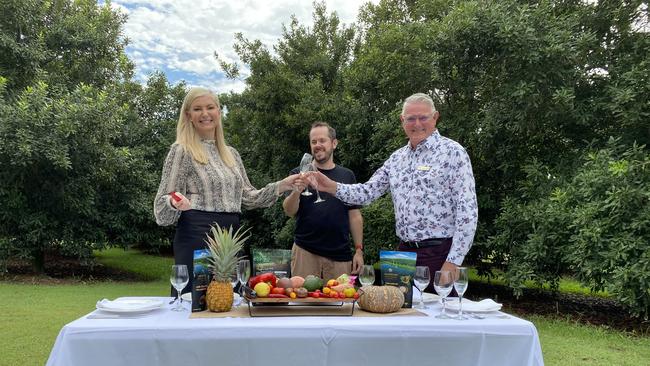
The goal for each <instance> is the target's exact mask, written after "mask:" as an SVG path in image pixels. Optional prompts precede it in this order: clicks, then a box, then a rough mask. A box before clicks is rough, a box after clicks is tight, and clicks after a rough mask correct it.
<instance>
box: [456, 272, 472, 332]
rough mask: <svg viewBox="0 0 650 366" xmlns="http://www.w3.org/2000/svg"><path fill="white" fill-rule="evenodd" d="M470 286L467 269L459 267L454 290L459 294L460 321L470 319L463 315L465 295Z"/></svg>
mask: <svg viewBox="0 0 650 366" xmlns="http://www.w3.org/2000/svg"><path fill="white" fill-rule="evenodd" d="M468 284H469V279H468V275H467V268H465V267H458V268H457V269H456V278H455V279H454V289H455V290H456V293H457V294H458V316H457V317H456V319H458V320H466V319H469V318H468V317H467V316H466V315H463V294H464V293H465V291H467V285H468Z"/></svg>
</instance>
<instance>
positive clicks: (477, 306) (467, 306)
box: [447, 297, 502, 313]
mask: <svg viewBox="0 0 650 366" xmlns="http://www.w3.org/2000/svg"><path fill="white" fill-rule="evenodd" d="M501 306H502V304H499V303H497V302H495V301H494V300H492V299H485V300H481V301H472V300H468V299H463V311H467V312H469V313H491V312H493V311H499V310H501ZM447 309H449V310H453V311H458V309H459V303H458V298H457V297H449V298H447Z"/></svg>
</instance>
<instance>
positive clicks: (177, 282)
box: [169, 264, 190, 311]
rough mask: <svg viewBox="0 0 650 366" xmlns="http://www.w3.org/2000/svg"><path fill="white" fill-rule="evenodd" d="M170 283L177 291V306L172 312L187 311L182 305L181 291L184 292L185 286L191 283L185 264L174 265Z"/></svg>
mask: <svg viewBox="0 0 650 366" xmlns="http://www.w3.org/2000/svg"><path fill="white" fill-rule="evenodd" d="M169 281H170V282H171V283H172V286H174V288H175V289H176V306H174V307H173V308H172V309H171V310H173V311H185V308H184V307H183V305H181V291H183V289H184V288H185V286H187V283H188V282H189V281H190V276H189V275H188V273H187V266H186V265H185V264H174V265H173V266H172V272H171V275H170V276H169Z"/></svg>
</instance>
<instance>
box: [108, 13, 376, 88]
mask: <svg viewBox="0 0 650 366" xmlns="http://www.w3.org/2000/svg"><path fill="white" fill-rule="evenodd" d="M366 2H368V0H326V1H325V3H326V6H327V10H328V12H334V11H335V12H336V13H337V14H338V16H339V18H340V19H341V21H342V22H343V23H346V24H350V23H352V22H354V21H355V20H356V17H357V14H358V10H359V8H360V7H361V6H362V4H364V3H366ZM370 2H373V3H377V2H378V0H370ZM111 4H112V6H113V7H114V8H116V9H119V10H120V11H121V12H123V13H125V14H127V16H128V20H127V23H126V24H125V26H124V36H125V37H127V38H128V39H129V46H128V47H127V54H128V55H129V58H130V59H131V60H133V61H134V62H135V64H136V78H137V80H139V81H142V82H144V81H145V80H146V78H147V75H148V74H150V73H152V72H153V71H156V70H161V71H162V72H164V73H165V75H167V78H168V79H169V80H170V81H172V82H177V81H179V80H186V81H187V82H188V84H190V85H198V86H204V87H208V88H211V89H213V90H215V91H217V92H228V91H235V92H240V91H242V90H243V88H244V85H245V84H244V79H245V77H246V76H247V75H248V67H247V65H243V64H242V63H241V61H240V60H239V58H238V56H237V54H236V53H235V51H234V50H233V47H232V46H233V44H234V41H235V40H234V35H235V33H236V32H241V33H242V34H243V35H244V37H245V38H248V39H250V40H255V39H259V40H260V41H261V42H262V43H263V44H265V45H266V46H267V48H268V49H269V50H272V49H273V47H272V46H273V45H274V44H276V43H277V41H278V39H280V38H281V33H282V25H283V24H289V22H290V17H291V15H292V14H293V15H295V16H296V17H297V18H298V20H299V21H300V23H301V24H304V25H307V26H311V24H313V21H312V11H313V3H312V2H311V1H309V0H274V1H253V0H239V1H224V0H113V1H112V3H111ZM214 52H217V53H218V54H219V56H220V57H222V58H223V59H224V60H226V61H228V62H237V63H238V64H239V65H240V71H241V74H242V78H241V79H240V80H229V79H227V78H226V77H225V76H224V75H223V73H222V72H221V70H220V69H219V65H218V64H217V62H216V60H215V59H214V56H213V54H214Z"/></svg>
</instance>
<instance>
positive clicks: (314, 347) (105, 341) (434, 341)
mask: <svg viewBox="0 0 650 366" xmlns="http://www.w3.org/2000/svg"><path fill="white" fill-rule="evenodd" d="M166 300H169V298H166ZM165 304H167V302H165ZM429 307H430V309H429V310H427V311H426V312H427V313H428V314H429V315H435V314H437V313H439V311H440V308H439V306H437V305H431V304H429ZM189 315H190V313H189V312H184V313H179V312H172V311H170V310H168V308H165V309H161V310H156V311H154V312H151V313H149V314H148V315H147V316H145V317H141V318H133V319H88V318H87V316H84V317H82V318H80V319H77V320H75V321H73V322H71V323H69V324H67V325H66V326H64V327H63V329H61V332H60V333H59V335H58V337H57V339H56V343H55V344H54V347H53V349H52V352H51V354H50V358H49V360H48V362H47V366H77V365H79V366H81V365H84V366H85V365H92V366H103V365H107V366H108V365H111V366H112V365H121V366H129V365H133V366H143V365H170V366H172V365H173V366H177V365H192V366H202V365H206V366H207V365H210V366H213V365H264V366H269V365H283V366H290V365H301V366H303V365H309V366H317V365H336V366H342V365H354V366H359V365H373V366H374V365H390V366H399V365H403V366H416V365H417V366H419V365H432V364H439V365H454V366H458V365H485V366H493V365H513V366H515V365H516V366H522V365H543V360H542V352H541V347H540V344H539V338H538V335H537V330H536V329H535V326H534V325H533V324H532V323H530V322H528V321H526V320H522V319H519V318H516V317H510V318H509V319H503V318H487V319H470V320H467V321H458V320H441V319H436V318H434V317H433V316H426V317H422V316H419V317H417V316H386V317H344V316H341V317H338V316H337V317H280V318H210V319H189Z"/></svg>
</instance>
